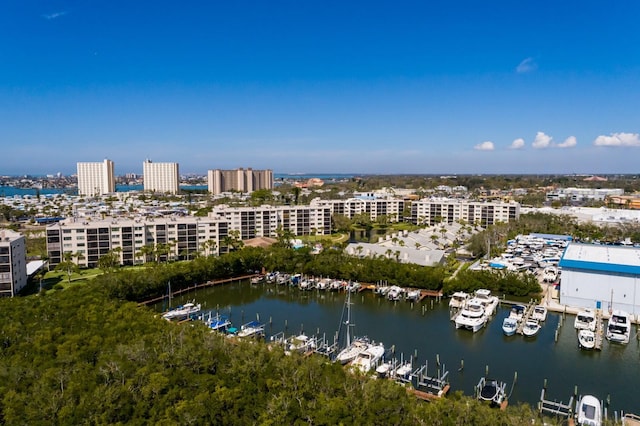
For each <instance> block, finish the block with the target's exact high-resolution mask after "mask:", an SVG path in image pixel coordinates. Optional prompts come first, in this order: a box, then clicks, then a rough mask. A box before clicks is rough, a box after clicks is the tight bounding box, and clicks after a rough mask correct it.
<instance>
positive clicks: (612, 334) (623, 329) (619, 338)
mask: <svg viewBox="0 0 640 426" xmlns="http://www.w3.org/2000/svg"><path fill="white" fill-rule="evenodd" d="M630 334H631V318H630V317H629V314H628V313H627V312H625V311H619V310H616V311H613V313H612V314H611V318H609V322H608V323H607V340H609V341H610V342H615V343H622V344H625V345H626V344H627V343H629V335H630Z"/></svg>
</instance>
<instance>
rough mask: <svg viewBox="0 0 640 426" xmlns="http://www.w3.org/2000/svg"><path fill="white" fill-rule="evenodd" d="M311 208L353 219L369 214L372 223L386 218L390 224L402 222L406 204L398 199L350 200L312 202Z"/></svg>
mask: <svg viewBox="0 0 640 426" xmlns="http://www.w3.org/2000/svg"><path fill="white" fill-rule="evenodd" d="M310 206H311V207H316V208H317V207H328V208H329V209H330V210H331V213H332V214H340V215H343V216H346V217H348V218H349V219H353V217H354V216H356V215H359V214H362V213H364V214H367V215H369V217H370V218H371V220H372V221H374V222H375V221H376V220H377V219H378V217H380V216H386V217H387V220H388V221H389V222H398V221H401V220H402V212H403V210H404V206H405V202H404V201H403V200H398V199H376V198H349V199H348V200H322V199H320V198H315V199H313V200H311V203H310Z"/></svg>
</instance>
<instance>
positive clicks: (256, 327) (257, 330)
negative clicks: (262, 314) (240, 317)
mask: <svg viewBox="0 0 640 426" xmlns="http://www.w3.org/2000/svg"><path fill="white" fill-rule="evenodd" d="M263 334H264V324H262V323H260V322H258V321H249V322H248V323H246V324H244V325H243V326H242V327H240V331H238V337H258V336H262V335H263Z"/></svg>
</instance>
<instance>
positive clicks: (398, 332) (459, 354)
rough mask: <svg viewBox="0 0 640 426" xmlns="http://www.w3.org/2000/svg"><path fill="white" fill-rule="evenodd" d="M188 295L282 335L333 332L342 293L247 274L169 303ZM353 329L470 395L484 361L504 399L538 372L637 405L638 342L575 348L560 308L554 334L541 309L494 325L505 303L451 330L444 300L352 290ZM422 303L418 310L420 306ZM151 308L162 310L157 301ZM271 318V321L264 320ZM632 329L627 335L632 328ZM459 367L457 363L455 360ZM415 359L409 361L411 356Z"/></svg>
mask: <svg viewBox="0 0 640 426" xmlns="http://www.w3.org/2000/svg"><path fill="white" fill-rule="evenodd" d="M191 299H196V301H197V302H199V303H202V304H203V306H204V308H205V309H217V310H219V312H220V313H222V314H226V315H230V317H231V321H232V322H233V325H234V326H236V327H240V325H242V324H243V323H246V322H248V321H251V320H254V319H256V317H258V318H259V320H260V321H262V322H264V323H266V324H267V327H266V331H267V335H270V334H275V333H278V332H281V331H285V334H287V335H293V334H298V333H299V332H300V331H301V330H304V331H305V332H306V333H307V334H317V333H318V332H319V333H320V334H322V333H326V334H327V336H333V335H334V334H335V333H336V332H337V330H338V327H339V325H340V318H341V314H342V311H343V308H344V302H345V295H344V293H332V292H318V291H316V290H313V291H308V292H303V291H300V290H298V289H297V288H290V287H288V286H277V285H275V284H260V285H258V286H255V285H254V286H252V285H251V284H249V283H248V281H247V282H243V283H239V284H231V285H225V286H219V287H215V288H208V289H204V290H199V291H197V292H193V293H191V294H188V295H183V296H181V297H176V298H175V299H174V304H180V303H184V302H185V301H187V300H191ZM352 302H353V303H354V305H353V307H352V318H353V322H354V323H355V324H356V327H355V334H356V335H366V336H369V337H370V338H372V339H373V340H376V341H382V342H384V343H385V346H386V347H391V346H392V345H394V347H395V351H396V354H398V355H399V354H400V353H404V355H405V357H408V356H410V355H412V354H414V353H417V357H418V363H419V364H424V363H425V361H428V362H429V372H430V373H432V374H433V373H434V372H435V364H436V356H437V355H439V357H440V361H441V363H443V364H445V365H446V366H447V369H448V370H449V380H450V382H451V385H452V390H453V391H456V390H461V391H463V392H464V393H465V394H468V395H472V394H473V388H474V386H475V385H476V383H477V382H478V380H479V378H480V377H481V376H483V375H484V373H485V370H486V368H487V366H488V369H489V375H490V376H491V377H495V378H498V379H500V380H503V381H505V382H507V390H508V391H509V390H511V388H512V384H513V382H514V377H515V375H516V373H517V380H516V383H515V386H514V387H513V393H512V394H511V399H510V400H511V401H521V402H528V403H529V404H531V405H535V404H537V401H538V399H539V397H540V390H541V389H542V386H543V381H544V378H547V379H548V393H547V399H555V400H558V401H560V400H561V401H564V402H565V403H566V402H568V400H569V397H570V396H571V394H572V393H573V389H574V386H577V387H578V393H579V394H594V395H596V396H598V397H599V398H601V399H604V398H606V396H607V395H610V397H611V406H610V412H612V411H613V410H615V411H620V410H624V411H625V412H636V413H637V412H640V397H639V396H638V393H637V391H636V390H635V388H636V386H637V385H638V384H640V348H639V345H638V341H637V340H636V339H635V338H633V339H632V341H631V342H630V343H629V344H628V345H626V346H621V345H610V344H609V343H608V342H607V341H605V342H604V346H603V350H602V351H600V352H598V351H594V352H586V351H581V350H580V349H578V343H577V338H576V332H575V330H574V328H573V319H574V317H573V316H570V315H567V317H566V319H565V321H564V325H563V327H562V328H561V331H560V336H559V339H558V342H557V343H556V342H554V333H555V329H556V327H557V325H558V323H559V321H560V315H559V314H553V313H549V315H548V316H547V321H546V323H545V324H544V327H543V328H542V330H540V332H539V334H538V336H537V337H535V338H533V339H526V340H525V339H524V337H522V336H519V335H516V336H511V337H506V336H504V335H503V333H502V318H504V317H505V316H506V315H507V314H508V308H506V307H503V308H500V309H499V311H498V313H497V314H496V316H495V317H494V319H493V320H492V321H491V322H490V323H489V325H488V326H487V327H486V328H485V329H483V330H481V331H480V332H477V333H471V332H469V331H464V330H456V329H455V325H454V324H453V323H452V322H451V321H450V320H449V310H448V305H447V303H448V301H447V300H444V301H443V302H442V303H440V304H438V303H435V302H434V304H433V309H432V308H431V301H430V300H429V299H425V300H424V301H423V303H422V304H416V305H414V306H413V308H412V307H411V304H410V303H408V302H395V303H394V302H389V301H387V300H386V299H383V298H380V297H378V296H376V295H374V294H373V293H371V292H363V293H361V294H357V295H354V296H352ZM423 305H424V306H425V308H426V309H425V312H424V315H423V310H422V306H423ZM155 309H158V310H162V304H159V305H156V306H155ZM269 324H271V325H269ZM636 331H637V330H636V327H635V326H634V327H633V329H632V335H635V333H636ZM462 360H464V369H463V370H462V371H459V369H460V366H461V361H462ZM414 365H416V364H414Z"/></svg>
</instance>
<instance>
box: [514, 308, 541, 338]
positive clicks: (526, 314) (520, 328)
mask: <svg viewBox="0 0 640 426" xmlns="http://www.w3.org/2000/svg"><path fill="white" fill-rule="evenodd" d="M535 307H536V303H535V302H533V301H532V302H529V304H528V305H527V307H526V308H525V310H524V315H522V320H521V321H519V322H518V328H517V329H516V333H518V334H524V326H525V324H526V323H527V321H528V320H529V319H530V318H531V315H533V310H534V308H535Z"/></svg>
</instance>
